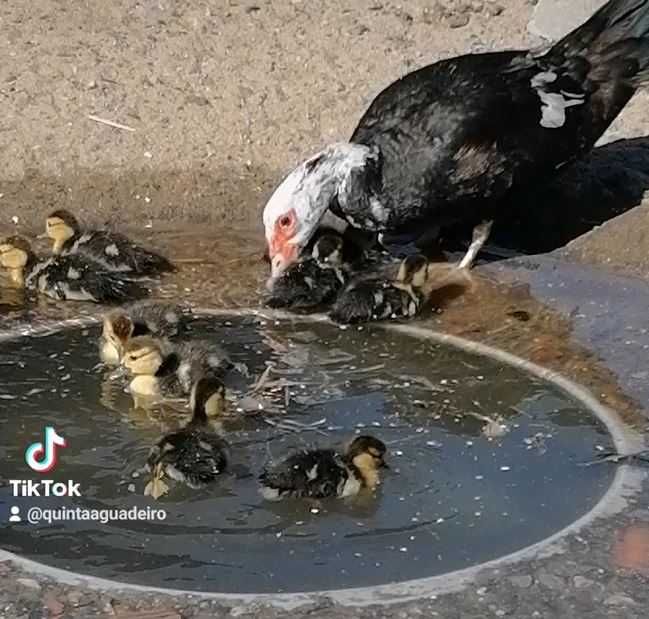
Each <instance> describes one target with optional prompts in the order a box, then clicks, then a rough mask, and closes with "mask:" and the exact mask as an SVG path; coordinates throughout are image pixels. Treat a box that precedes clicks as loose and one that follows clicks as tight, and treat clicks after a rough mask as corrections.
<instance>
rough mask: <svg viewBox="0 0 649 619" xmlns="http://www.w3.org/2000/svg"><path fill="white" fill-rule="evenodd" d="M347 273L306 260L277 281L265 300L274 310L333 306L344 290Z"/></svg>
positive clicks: (285, 272) (291, 267) (291, 268)
mask: <svg viewBox="0 0 649 619" xmlns="http://www.w3.org/2000/svg"><path fill="white" fill-rule="evenodd" d="M343 283H344V273H343V271H342V270H340V271H339V272H337V271H336V270H335V269H333V268H325V267H322V266H321V265H319V264H318V263H317V262H316V260H315V259H314V258H306V259H305V260H301V261H299V262H296V263H295V264H294V265H291V266H290V267H289V268H288V269H287V270H286V271H284V273H282V274H281V275H280V276H279V277H278V278H276V279H275V280H274V281H273V285H272V289H271V290H270V293H269V294H268V296H267V298H266V299H265V303H266V305H268V307H273V308H289V309H311V308H314V307H318V306H320V305H323V304H325V303H328V302H330V301H331V300H332V299H334V298H335V296H336V294H337V293H338V291H339V290H340V289H341V288H342V287H343Z"/></svg>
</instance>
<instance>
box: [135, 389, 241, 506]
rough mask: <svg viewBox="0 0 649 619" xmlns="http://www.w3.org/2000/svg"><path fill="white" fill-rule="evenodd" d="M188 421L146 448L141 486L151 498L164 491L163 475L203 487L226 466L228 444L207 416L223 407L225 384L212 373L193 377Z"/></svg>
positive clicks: (215, 414)
mask: <svg viewBox="0 0 649 619" xmlns="http://www.w3.org/2000/svg"><path fill="white" fill-rule="evenodd" d="M190 406H191V410H192V418H191V421H190V422H189V423H188V424H187V425H186V426H185V427H184V428H182V429H181V430H178V431H177V432H171V433H170V434H166V435H165V436H163V437H162V438H161V439H160V440H159V441H158V442H157V443H156V444H155V445H154V446H153V447H152V448H151V451H150V452H149V457H148V459H147V468H148V470H149V471H150V472H151V473H153V478H152V480H151V481H150V482H149V483H148V484H147V486H146V488H145V489H144V494H145V495H151V496H152V497H153V498H154V499H157V498H158V497H160V496H162V495H163V494H165V493H166V492H167V491H168V489H169V488H168V486H167V484H165V482H164V481H162V478H163V477H164V476H167V477H169V478H171V479H174V480H176V481H179V482H183V483H185V484H187V485H188V486H189V487H190V488H203V487H204V486H206V485H208V484H209V483H211V482H213V481H214V480H215V479H216V478H217V477H218V476H219V475H220V474H221V473H223V471H224V470H225V468H226V467H227V463H228V457H229V456H228V445H227V443H226V442H225V441H224V440H223V439H222V438H221V437H220V436H219V435H218V434H217V432H216V431H215V430H214V428H213V427H212V426H211V424H210V421H209V418H214V417H218V416H220V415H221V414H222V413H223V412H224V411H225V387H224V386H223V383H222V382H221V381H220V380H219V379H217V378H214V377H203V378H200V379H199V380H197V381H196V382H195V383H194V385H193V387H192V392H191V399H190Z"/></svg>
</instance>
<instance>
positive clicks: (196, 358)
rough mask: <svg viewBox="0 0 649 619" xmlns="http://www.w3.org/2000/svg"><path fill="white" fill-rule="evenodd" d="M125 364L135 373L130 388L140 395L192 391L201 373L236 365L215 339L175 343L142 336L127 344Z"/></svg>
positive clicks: (214, 372) (210, 373)
mask: <svg viewBox="0 0 649 619" xmlns="http://www.w3.org/2000/svg"><path fill="white" fill-rule="evenodd" d="M122 365H123V366H124V367H125V368H126V369H127V370H129V371H130V372H131V374H133V375H134V378H133V379H132V381H131V383H130V385H129V386H130V391H131V394H132V395H133V396H136V397H137V398H151V399H158V398H159V399H165V398H178V397H183V396H186V395H187V394H189V392H190V390H191V387H192V384H193V383H194V382H195V381H196V380H198V379H199V378H200V377H201V376H205V375H208V376H219V375H221V374H223V373H224V372H226V371H227V370H229V369H231V368H232V367H234V366H233V364H232V363H231V362H230V360H229V359H228V357H227V355H226V354H225V352H224V351H223V350H222V349H221V348H220V347H219V346H217V345H215V344H213V343H212V342H208V341H204V340H192V341H186V342H178V343H177V344H172V343H171V342H169V341H168V340H166V339H162V338H155V337H152V336H149V335H141V336H139V337H134V338H132V339H130V340H129V341H128V342H127V343H126V345H125V346H124V354H123V356H122Z"/></svg>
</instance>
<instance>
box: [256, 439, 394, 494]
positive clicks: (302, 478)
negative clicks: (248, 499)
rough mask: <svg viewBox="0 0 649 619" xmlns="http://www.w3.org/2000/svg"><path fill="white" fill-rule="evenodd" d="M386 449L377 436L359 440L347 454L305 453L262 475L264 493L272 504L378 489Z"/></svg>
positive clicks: (291, 456)
mask: <svg viewBox="0 0 649 619" xmlns="http://www.w3.org/2000/svg"><path fill="white" fill-rule="evenodd" d="M386 451H387V450H386V446H385V444H384V443H382V442H381V441H380V440H378V439H376V438H374V437H373V436H359V437H357V438H355V439H354V440H353V441H352V442H351V444H350V445H349V447H348V448H347V449H346V451H345V452H344V453H339V452H337V451H335V450H333V449H316V450H313V451H301V452H298V453H295V454H292V455H290V456H289V457H288V458H286V459H285V460H283V461H282V462H279V463H278V464H276V465H272V466H270V467H267V468H266V470H264V472H263V473H262V474H261V475H260V476H259V481H260V483H261V494H262V496H263V497H264V498H265V499H268V500H269V501H273V500H278V499H282V498H285V497H293V498H313V499H324V498H327V497H347V496H354V495H356V494H358V493H359V492H360V491H361V489H363V488H367V489H369V490H374V489H375V488H376V486H377V485H378V484H379V473H378V471H379V469H380V468H387V465H386V463H385V460H384V457H385V452H386Z"/></svg>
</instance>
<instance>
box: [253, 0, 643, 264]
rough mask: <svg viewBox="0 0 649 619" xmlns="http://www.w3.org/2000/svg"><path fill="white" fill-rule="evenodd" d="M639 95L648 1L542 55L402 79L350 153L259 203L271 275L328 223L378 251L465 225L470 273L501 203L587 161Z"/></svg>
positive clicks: (625, 5)
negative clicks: (368, 238) (362, 233)
mask: <svg viewBox="0 0 649 619" xmlns="http://www.w3.org/2000/svg"><path fill="white" fill-rule="evenodd" d="M647 83H649V0H610V2H608V3H607V4H605V5H604V6H603V7H602V8H601V9H600V10H599V11H597V12H596V13H595V14H594V15H593V16H592V17H591V18H590V19H589V20H588V21H587V22H586V23H585V24H583V25H582V26H580V27H579V28H577V29H576V30H574V31H573V32H572V33H570V34H568V35H567V36H566V37H565V38H564V39H562V40H561V41H559V42H558V43H556V44H555V45H554V46H553V47H552V48H551V49H550V50H549V51H547V52H544V53H542V54H534V53H533V52H530V51H502V52H494V53H486V54H469V55H466V56H460V57H457V58H450V59H446V60H442V61H440V62H437V63H435V64H432V65H429V66H426V67H423V68H422V69H419V70H417V71H414V72H412V73H409V74H408V75H405V76H404V77H402V78H401V79H399V80H397V81H396V82H394V83H393V84H391V85H390V86H388V87H387V88H386V89H385V90H383V91H382V92H381V93H380V94H379V95H378V96H377V97H376V98H375V99H374V101H373V102H372V103H371V105H370V107H369V108H368V110H367V111H366V112H365V114H364V115H363V117H362V118H361V120H360V122H359V124H358V126H357V127H356V130H355V131H354V133H353V135H352V137H351V140H350V142H349V143H341V144H334V145H331V146H329V147H327V148H325V149H324V150H322V151H321V152H319V153H317V154H316V155H314V156H313V157H311V158H309V159H308V160H307V161H305V162H303V163H302V164H301V165H300V166H298V167H297V168H296V169H295V170H293V171H292V172H291V173H290V174H289V175H288V176H287V177H286V178H285V179H284V181H283V182H282V183H281V184H280V185H279V186H278V187H277V189H276V190H275V192H274V193H273V195H272V196H271V198H270V200H269V201H268V203H267V204H266V207H265V209H264V215H263V219H264V227H265V231H266V239H267V242H268V250H269V256H270V259H271V265H272V275H273V276H277V275H278V274H280V273H281V272H282V271H283V270H285V269H286V268H287V267H288V266H289V265H290V264H292V263H294V262H295V261H296V260H297V259H298V257H299V255H300V254H301V252H302V250H303V248H304V247H305V246H306V245H307V244H308V243H309V240H310V238H311V237H312V235H313V234H314V232H315V230H316V229H317V227H318V225H319V223H320V222H321V220H323V218H325V215H327V216H328V217H331V215H332V214H333V215H335V216H337V217H339V218H342V219H343V220H346V221H347V222H348V223H349V224H351V225H352V226H354V227H356V228H362V229H365V230H371V231H375V232H378V233H379V234H380V235H381V236H380V237H379V238H383V241H384V242H386V241H387V240H390V241H392V242H393V241H395V240H397V241H398V242H400V243H411V242H413V241H416V240H417V239H418V238H420V237H427V238H432V237H434V236H435V234H438V233H439V231H440V230H444V229H445V228H447V227H451V226H455V225H458V224H470V225H472V226H474V236H473V241H472V243H471V246H470V248H469V251H468V252H467V254H466V256H465V257H464V259H463V260H462V261H461V262H460V264H459V266H461V267H467V266H470V264H471V262H472V261H473V259H474V258H475V256H476V254H477V253H478V251H479V250H480V247H481V246H482V245H483V244H484V242H485V241H486V240H487V238H488V235H489V231H490V227H491V222H492V221H493V219H494V218H496V217H497V216H498V209H499V203H501V202H502V200H503V198H504V197H505V196H507V195H508V194H510V192H512V191H514V190H516V189H521V188H524V189H525V190H529V191H533V190H534V186H535V184H536V185H537V186H538V184H539V183H543V182H545V181H546V179H548V178H549V176H551V175H552V173H553V172H554V171H555V170H557V169H558V168H559V167H561V166H562V165H564V164H565V163H567V162H568V161H570V160H572V159H575V158H577V157H579V156H581V155H583V154H584V153H586V152H587V151H589V150H590V149H591V148H592V147H593V146H594V144H595V142H596V141H597V139H598V138H599V137H600V136H601V135H602V134H603V133H604V131H605V130H606V129H607V128H608V126H609V125H610V124H611V122H612V121H613V120H614V119H615V117H616V116H617V115H618V114H619V113H620V111H621V110H622V108H624V106H625V105H626V104H627V103H628V101H629V100H630V99H631V97H632V96H633V94H634V92H635V91H636V89H638V88H639V87H641V86H643V85H645V84H647ZM520 208H525V205H524V204H520Z"/></svg>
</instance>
